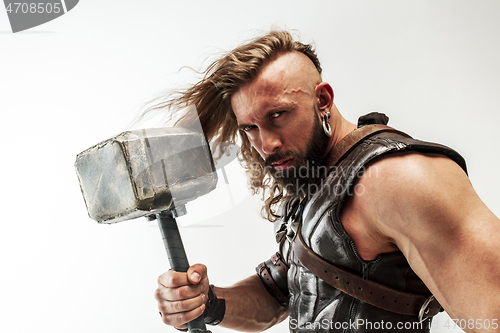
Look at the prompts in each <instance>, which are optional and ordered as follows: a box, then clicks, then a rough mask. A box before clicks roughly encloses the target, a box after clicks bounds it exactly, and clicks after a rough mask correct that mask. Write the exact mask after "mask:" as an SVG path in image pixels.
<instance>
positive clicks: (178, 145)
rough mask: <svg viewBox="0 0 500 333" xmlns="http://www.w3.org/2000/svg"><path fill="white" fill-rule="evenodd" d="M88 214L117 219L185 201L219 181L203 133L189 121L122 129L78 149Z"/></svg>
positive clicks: (104, 220) (99, 218)
mask: <svg viewBox="0 0 500 333" xmlns="http://www.w3.org/2000/svg"><path fill="white" fill-rule="evenodd" d="M75 167H76V172H77V175H78V179H79V181H80V187H81V190H82V193H83V198H84V200H85V204H86V206H87V211H88V213H89V216H90V217H91V218H92V219H94V220H96V221H98V222H100V223H115V222H120V221H124V220H129V219H133V218H136V217H141V216H147V215H151V214H156V213H159V212H161V211H163V210H167V209H171V208H173V207H174V206H175V205H182V204H184V203H186V202H188V201H191V200H194V199H196V198H197V197H199V196H201V195H204V194H206V193H208V192H210V191H212V190H213V189H214V188H215V186H216V184H217V173H216V172H215V167H214V163H213V160H212V155H211V153H210V149H209V146H208V144H207V142H206V138H205V136H204V135H203V133H201V132H199V131H196V130H194V129H191V128H187V127H169V128H153V129H144V130H135V131H128V132H124V133H121V134H119V135H117V136H115V137H113V138H111V139H108V140H106V141H103V142H101V143H99V144H97V145H95V146H93V147H91V148H89V149H87V150H85V151H83V152H82V153H80V154H78V156H77V157H76V162H75Z"/></svg>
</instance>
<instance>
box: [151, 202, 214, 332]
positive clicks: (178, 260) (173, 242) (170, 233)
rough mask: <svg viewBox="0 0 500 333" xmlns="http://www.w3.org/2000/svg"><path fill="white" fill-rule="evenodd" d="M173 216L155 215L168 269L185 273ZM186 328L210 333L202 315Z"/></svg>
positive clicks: (182, 247) (182, 251) (190, 330)
mask: <svg viewBox="0 0 500 333" xmlns="http://www.w3.org/2000/svg"><path fill="white" fill-rule="evenodd" d="M173 214H174V211H173V210H168V211H163V212H161V213H159V214H157V215H156V218H157V219H158V226H159V227H160V231H161V235H162V238H163V244H165V249H166V250H167V255H168V261H169V263H170V268H171V269H173V270H174V271H176V272H187V270H188V268H189V262H188V260H187V257H186V251H184V245H182V239H181V235H180V233H179V228H178V227H177V221H176V220H175V217H174V215H173ZM187 327H188V330H189V332H190V333H208V332H210V331H207V328H206V326H205V320H204V318H203V314H202V315H201V316H199V317H198V318H196V319H194V320H192V321H190V322H189V323H187Z"/></svg>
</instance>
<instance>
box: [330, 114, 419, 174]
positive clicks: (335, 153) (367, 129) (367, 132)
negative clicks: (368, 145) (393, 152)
mask: <svg viewBox="0 0 500 333" xmlns="http://www.w3.org/2000/svg"><path fill="white" fill-rule="evenodd" d="M380 132H392V133H398V134H401V135H403V136H406V137H408V138H411V136H409V135H408V134H406V133H404V132H401V131H398V130H396V129H394V128H392V127H390V126H387V125H382V124H373V125H365V126H363V127H359V128H357V129H355V130H354V131H351V132H349V134H347V135H346V136H345V137H344V138H343V139H342V140H340V141H339V142H338V143H337V144H336V145H335V146H333V148H332V152H331V155H330V156H331V157H330V159H329V160H328V165H332V166H334V165H336V164H337V163H339V162H340V161H341V160H342V159H343V158H344V157H345V156H347V154H348V153H349V152H350V151H351V150H353V149H354V148H355V147H356V146H357V145H358V143H360V142H361V140H363V139H366V138H368V137H369V136H372V135H374V134H376V133H380Z"/></svg>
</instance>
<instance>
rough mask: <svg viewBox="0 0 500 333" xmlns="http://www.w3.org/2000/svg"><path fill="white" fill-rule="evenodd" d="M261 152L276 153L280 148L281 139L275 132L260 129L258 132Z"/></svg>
mask: <svg viewBox="0 0 500 333" xmlns="http://www.w3.org/2000/svg"><path fill="white" fill-rule="evenodd" d="M260 140H261V143H262V152H263V153H264V154H266V155H270V154H274V153H277V152H278V151H279V150H280V149H281V145H282V143H281V139H280V137H279V135H278V134H277V133H276V132H273V131H269V130H262V131H261V132H260Z"/></svg>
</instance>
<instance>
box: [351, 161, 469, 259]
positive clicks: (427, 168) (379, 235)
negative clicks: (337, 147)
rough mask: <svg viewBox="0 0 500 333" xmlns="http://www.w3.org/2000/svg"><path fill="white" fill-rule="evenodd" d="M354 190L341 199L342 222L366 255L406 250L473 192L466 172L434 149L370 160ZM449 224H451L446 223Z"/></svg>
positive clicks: (432, 232)
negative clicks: (426, 153) (347, 196)
mask: <svg viewBox="0 0 500 333" xmlns="http://www.w3.org/2000/svg"><path fill="white" fill-rule="evenodd" d="M356 193H357V195H354V196H353V197H351V198H350V199H349V200H348V201H347V202H346V204H345V206H344V208H343V213H342V217H341V218H342V222H343V224H344V227H345V228H346V230H347V232H348V233H349V235H350V236H351V238H353V240H354V242H355V244H356V246H357V248H358V251H359V252H361V253H364V254H365V256H364V259H373V258H375V257H376V255H377V254H379V253H383V252H390V251H394V250H397V249H399V250H401V251H403V253H405V252H408V251H409V247H410V245H409V243H411V242H413V241H414V240H418V239H423V237H424V235H423V233H424V232H428V233H429V234H435V232H434V231H433V230H432V229H433V228H434V227H437V226H438V224H439V223H440V222H438V221H439V220H441V217H440V215H447V219H449V220H450V221H453V222H455V221H457V220H456V219H454V218H453V216H451V215H450V214H452V215H453V214H454V213H455V212H457V210H456V208H457V207H462V208H463V205H464V202H467V200H466V199H465V198H466V197H467V198H469V201H470V198H471V197H477V195H475V192H474V190H473V189H472V186H471V184H470V182H469V179H468V177H467V175H466V173H465V172H464V171H463V170H462V168H461V167H460V166H459V165H458V164H456V163H455V162H454V161H452V160H451V159H449V158H447V157H445V156H442V155H438V154H429V155H424V154H419V153H413V152H402V153H395V154H390V155H386V156H384V157H382V158H379V159H377V160H375V161H373V162H372V163H371V164H370V165H369V166H368V167H367V169H366V170H365V172H364V173H363V174H362V175H361V176H360V177H359V179H358V181H357V184H356ZM449 227H450V228H452V226H451V225H450V226H449Z"/></svg>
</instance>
